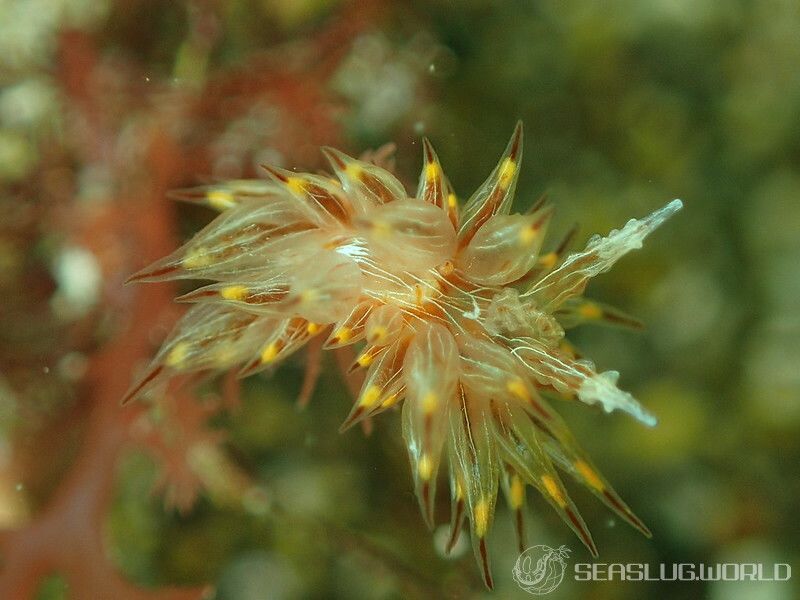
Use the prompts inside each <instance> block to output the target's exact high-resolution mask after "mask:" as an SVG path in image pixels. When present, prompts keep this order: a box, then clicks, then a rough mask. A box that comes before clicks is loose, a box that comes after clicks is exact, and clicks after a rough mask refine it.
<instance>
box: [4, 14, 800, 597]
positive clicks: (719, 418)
mask: <svg viewBox="0 0 800 600" xmlns="http://www.w3.org/2000/svg"><path fill="white" fill-rule="evenodd" d="M799 33H800V3H797V2H795V1H792V0H765V1H762V2H755V1H751V0H733V1H730V2H713V1H711V0H691V1H690V0H652V1H650V2H637V1H635V0H612V1H610V2H604V3H595V2H589V1H585V0H565V1H560V2H556V1H552V0H540V1H536V0H531V1H523V0H515V1H509V2H503V3H500V2H489V1H487V0H462V1H455V0H452V1H447V0H433V1H431V2H425V3H421V2H410V1H408V0H401V1H397V2H390V1H388V0H364V1H352V2H346V1H337V0H182V1H168V0H126V1H121V0H116V1H113V0H0V214H2V217H0V530H2V531H0V597H3V598H6V597H8V598H20V599H23V600H27V599H28V598H36V599H39V600H56V599H62V598H77V599H79V600H82V599H83V598H106V597H108V598H111V597H115V598H143V599H144V598H199V597H206V598H219V599H221V600H222V599H232V600H256V599H262V598H270V599H284V598H285V599H292V598H365V599H375V600H378V599H392V598H453V599H455V598H466V599H473V598H486V599H488V598H492V599H498V600H499V599H506V598H526V597H530V594H527V593H526V592H524V591H522V590H521V589H520V588H519V587H518V586H517V584H516V583H515V582H514V580H513V578H512V576H511V570H512V567H513V566H514V563H515V561H516V559H517V556H518V551H517V548H516V544H515V543H514V541H513V526H512V521H511V515H510V514H509V513H508V511H507V510H506V509H505V507H504V506H501V507H500V508H499V509H498V514H497V517H496V524H495V526H494V530H493V532H492V534H491V537H490V540H489V543H490V551H491V555H492V566H493V572H494V580H495V585H496V589H495V591H494V592H488V591H487V590H486V589H485V588H484V587H483V583H482V581H481V578H480V574H479V572H478V570H477V569H476V566H475V562H474V558H473V556H472V552H471V550H470V548H469V543H468V541H467V540H465V539H462V540H461V542H460V543H459V545H458V546H457V547H456V548H455V550H454V552H453V553H452V554H451V555H450V556H445V553H444V545H445V542H446V536H447V524H448V521H449V513H448V511H449V499H448V498H447V497H446V496H447V494H446V492H444V493H442V494H441V496H442V497H441V498H440V500H439V503H438V505H437V522H438V526H437V528H436V530H435V531H434V533H433V536H431V535H430V533H429V532H428V531H427V528H426V526H425V525H424V523H423V521H422V519H421V517H420V515H419V510H418V506H417V503H416V500H415V498H414V494H413V485H412V480H411V476H410V473H409V466H408V458H407V453H406V450H405V449H404V446H403V444H402V440H401V435H400V422H399V421H400V420H399V419H398V418H396V416H395V415H384V416H382V417H379V418H377V419H376V420H375V421H374V423H373V429H372V431H371V433H370V434H369V435H365V433H364V432H362V431H361V430H360V429H358V428H356V429H353V430H350V431H348V432H346V433H344V434H342V435H340V434H339V433H338V428H339V425H340V424H341V422H342V421H343V420H344V418H345V417H346V416H347V413H348V411H349V409H350V405H351V398H350V395H349V392H348V390H347V389H346V386H345V384H344V382H343V380H342V377H341V375H340V373H339V370H338V368H337V367H336V365H335V361H334V359H333V358H332V357H330V356H325V358H324V362H323V374H322V378H321V380H320V382H319V384H318V387H317V389H316V392H315V393H314V396H313V398H312V399H311V402H310V403H309V405H308V406H307V407H306V408H304V409H302V410H301V409H298V407H297V406H296V402H295V400H296V398H297V396H298V394H299V392H300V388H301V385H302V381H303V373H304V360H303V359H304V356H303V355H302V354H301V355H298V356H296V357H294V358H293V359H292V360H290V362H289V363H288V364H287V365H284V366H283V367H282V368H281V369H280V370H279V371H277V372H276V373H275V374H274V375H273V376H271V377H268V376H263V375H257V376H254V377H251V378H249V379H246V380H243V381H242V382H241V384H239V383H237V382H236V381H234V380H232V379H231V378H223V379H222V380H221V381H216V382H211V383H209V384H208V385H205V386H204V387H203V388H201V389H200V390H199V391H197V392H196V393H195V394H193V397H191V398H186V397H176V398H174V399H172V400H170V401H165V402H163V403H154V404H147V403H136V404H133V405H126V406H124V407H123V406H120V402H119V401H120V398H121V397H122V395H123V393H124V392H125V390H126V389H127V386H128V384H129V383H130V381H131V378H132V376H133V374H134V372H135V371H136V370H137V369H140V368H141V367H142V365H143V364H144V363H146V361H147V360H148V358H149V357H150V356H151V355H152V353H153V352H154V351H155V350H156V348H157V346H158V343H159V342H160V340H161V339H162V338H163V336H164V334H165V333H166V331H167V330H168V329H169V326H170V324H171V323H173V322H174V320H175V318H176V317H177V315H179V314H180V309H181V306H180V305H176V304H175V303H174V302H173V301H172V298H173V296H174V295H175V291H176V288H175V287H173V286H170V285H167V284H148V285H146V286H139V285H137V286H124V285H123V284H124V281H125V279H126V278H127V277H128V276H129V275H130V274H131V273H133V272H134V271H136V270H138V269H139V268H141V267H143V266H144V265H145V264H147V263H148V262H150V261H151V260H154V259H155V258H158V257H159V256H162V255H165V254H167V253H169V252H171V251H172V250H173V249H175V248H177V247H178V245H179V244H180V243H181V242H183V241H185V240H186V239H188V238H189V237H190V236H191V235H192V234H193V233H195V232H196V231H198V230H199V229H200V228H201V227H203V226H204V225H205V224H206V223H207V222H208V221H210V220H211V218H213V216H214V215H213V213H212V212H211V211H209V210H207V209H205V208H203V207H200V206H192V205H189V204H185V203H179V202H175V201H173V200H170V199H168V198H167V193H168V192H169V191H170V190H174V189H177V188H185V187H190V186H194V185H198V184H202V183H206V182H209V181H214V180H220V179H236V178H244V177H255V176H261V175H260V171H261V169H260V167H259V165H261V164H263V163H269V164H274V165H279V166H283V167H285V168H296V169H300V170H304V171H312V172H313V171H316V170H318V169H323V168H325V164H324V161H323V156H322V154H321V153H320V151H319V147H320V146H324V145H330V146H334V147H336V148H339V149H341V150H343V151H345V152H348V153H350V154H352V155H360V154H362V153H363V152H365V151H368V150H374V149H377V148H380V147H381V146H383V145H384V144H386V143H393V144H395V145H396V150H395V154H394V156H395V159H396V167H395V170H396V173H397V174H398V177H400V179H401V180H402V181H403V182H404V183H405V184H406V185H407V187H408V189H409V190H411V189H414V186H415V185H416V180H417V177H418V174H419V169H420V167H421V165H422V146H421V139H422V137H423V136H426V137H428V138H429V139H430V140H431V142H432V143H433V145H434V147H435V148H436V150H437V152H438V154H439V158H440V159H441V161H442V164H443V166H444V169H445V171H446V173H447V175H448V177H449V179H450V181H451V182H452V184H453V185H454V187H455V189H456V191H457V193H458V195H459V197H461V198H465V197H468V196H469V194H470V193H471V191H472V190H473V189H474V188H475V187H476V186H478V185H479V184H480V183H481V182H482V181H483V180H484V178H485V177H486V176H487V174H488V173H489V172H490V171H491V169H492V168H493V167H494V165H495V162H496V160H497V158H498V157H499V156H500V154H501V152H502V150H503V147H504V145H505V143H506V140H507V139H508V137H509V136H510V134H511V132H512V129H513V127H514V124H515V122H516V121H517V120H518V119H521V120H522V121H523V122H524V124H525V151H524V157H523V160H522V166H521V174H520V180H519V183H518V185H517V200H516V204H515V208H516V210H519V211H522V210H524V209H525V208H527V207H529V206H530V205H532V204H533V202H535V201H536V199H537V198H539V197H540V196H541V195H542V194H544V193H546V194H547V195H548V197H549V198H550V200H551V201H552V202H553V203H554V204H555V206H556V214H555V217H554V220H553V223H551V226H550V232H551V233H550V239H551V241H554V240H556V239H557V238H558V237H559V236H560V235H563V233H564V232H566V231H567V230H568V229H569V228H570V227H571V226H572V225H573V223H579V224H580V230H579V234H578V242H579V243H578V246H579V247H580V246H582V244H584V243H585V241H586V240H587V239H588V238H589V237H590V236H591V235H592V234H594V233H601V234H606V233H607V232H608V231H610V230H611V229H614V228H619V227H621V226H622V225H624V223H625V222H626V221H627V220H628V219H630V218H633V217H641V216H644V215H646V214H647V213H649V212H650V211H652V210H654V209H655V208H657V207H659V206H661V205H663V204H665V203H666V202H667V201H669V200H671V199H672V198H681V199H683V201H684V209H683V211H681V212H680V213H679V214H678V215H676V216H675V217H674V218H673V219H671V220H670V221H669V222H668V223H667V224H666V225H665V226H664V227H662V228H661V229H660V230H659V231H658V232H656V233H655V234H654V235H653V236H652V237H651V238H649V239H648V240H647V243H646V244H645V245H644V247H643V248H642V249H641V250H640V251H637V252H635V253H632V254H631V255H629V256H628V257H626V258H625V259H624V260H623V261H621V262H620V264H618V265H617V266H616V267H615V268H614V270H612V271H611V272H609V273H608V274H604V275H602V276H601V277H598V278H597V280H595V281H593V282H592V284H590V290H589V291H590V295H591V296H593V297H595V298H598V299H600V300H603V301H605V302H608V303H610V304H613V305H615V306H618V307H620V308H622V309H624V310H625V311H626V312H628V313H630V314H633V315H635V316H637V317H638V318H640V319H641V320H642V321H643V322H644V323H645V324H646V330H645V331H643V332H629V331H625V330H617V329H611V328H588V327H587V328H578V329H575V330H573V331H571V332H570V339H571V341H572V342H573V343H574V344H575V345H576V346H577V347H579V348H581V349H582V350H584V351H585V352H586V354H587V355H588V356H591V357H593V358H594V360H595V361H596V362H597V363H598V366H599V367H600V368H601V369H603V370H607V369H613V370H617V371H620V373H621V380H620V382H621V386H622V387H623V388H624V389H626V390H629V391H631V392H632V393H633V394H634V395H635V396H636V397H637V398H638V399H639V400H640V401H641V402H642V403H643V404H644V405H645V406H647V407H648V408H649V409H650V410H651V411H652V412H654V413H655V414H656V415H657V416H658V418H659V424H658V426H657V427H655V428H653V429H650V428H646V427H643V426H642V425H641V424H639V423H637V422H635V421H634V420H633V419H630V418H628V417H626V416H625V415H621V414H617V413H614V414H611V415H606V414H603V413H602V412H601V411H599V410H590V409H587V407H585V406H575V405H572V404H569V403H563V404H559V405H557V408H558V409H559V411H560V412H561V414H563V415H564V417H565V419H566V420H567V421H568V423H569V424H570V425H571V427H572V428H573V430H574V432H575V434H576V436H577V438H578V439H579V440H581V442H582V444H583V446H584V447H585V448H586V450H587V451H589V453H590V454H591V455H592V456H593V458H594V460H595V461H596V463H597V464H598V466H599V467H600V468H601V469H602V470H603V472H604V473H605V475H606V476H607V477H608V479H609V480H610V481H611V482H613V483H614V485H615V487H616V489H617V491H618V492H619V493H620V495H621V496H622V497H623V498H624V499H625V500H626V501H627V502H628V503H629V504H630V506H631V507H632V508H633V509H634V510H635V511H636V512H637V514H638V515H639V517H641V518H642V520H643V521H644V522H645V523H647V525H648V526H649V527H650V529H651V530H652V532H653V538H652V539H646V538H644V537H642V536H641V535H639V534H638V533H637V532H636V531H634V530H633V529H632V528H630V527H628V526H627V525H625V524H624V523H620V522H618V521H617V520H616V519H615V518H614V517H613V516H612V514H611V513H610V512H609V511H608V510H607V509H606V508H605V507H604V506H603V505H601V504H600V503H599V502H597V501H596V500H595V499H594V498H593V497H592V496H591V495H590V494H588V493H586V491H585V490H581V489H578V486H570V491H571V492H574V498H575V501H576V503H577V504H578V506H579V508H580V509H581V511H582V514H583V517H584V519H585V520H586V522H587V524H588V525H589V527H590V529H591V530H592V533H593V535H594V538H595V542H596V543H597V546H598V549H599V552H600V558H599V559H597V560H596V561H595V562H601V563H647V564H651V565H658V564H660V563H665V564H668V565H671V564H673V563H675V564H677V563H703V564H711V565H713V564H716V563H763V564H765V565H768V566H770V567H771V565H772V564H773V563H786V564H789V565H792V566H793V567H797V566H798V564H800V518H798V516H797V512H798V506H800V467H799V466H798V465H800V68H798V66H799V65H800V34H799ZM184 291H185V290H184ZM443 487H444V486H443ZM529 501H530V507H531V511H530V515H529V517H530V520H529V524H528V525H529V528H528V540H529V543H530V544H547V545H549V546H552V547H554V548H555V547H559V546H561V545H566V546H567V547H569V548H570V549H572V553H571V555H570V557H569V559H568V562H569V563H576V562H592V559H591V557H590V556H589V554H588V553H587V552H586V551H585V549H584V548H583V547H582V546H581V544H580V542H579V541H578V540H577V539H576V538H574V536H572V534H571V532H570V531H569V529H568V528H567V527H566V526H564V525H563V523H561V522H560V520H559V519H558V517H557V515H556V514H555V513H554V512H552V511H551V510H550V509H549V507H548V506H547V505H546V503H545V502H543V501H542V500H541V499H540V498H538V497H530V498H529ZM500 504H502V503H500ZM464 537H465V538H466V537H467V536H466V535H465V536H464ZM796 570H797V569H795V571H796ZM548 597H550V598H553V599H554V600H558V599H566V598H578V599H580V598H592V599H603V598H609V599H610V598H614V599H622V600H625V599H636V598H642V597H648V598H686V599H695V598H708V599H711V600H728V599H732V600H738V599H742V600H744V599H758V600H784V599H785V600H790V599H792V598H797V597H800V584H798V582H797V578H796V576H795V577H794V578H793V579H792V580H790V581H788V582H765V581H749V582H748V581H744V582H742V581H715V582H666V581H665V582H625V581H619V580H616V581H593V582H579V581H573V580H572V579H571V577H569V576H568V577H566V578H565V579H564V581H563V583H562V584H561V585H560V586H559V587H558V589H556V590H555V591H553V592H552V593H551V594H548Z"/></svg>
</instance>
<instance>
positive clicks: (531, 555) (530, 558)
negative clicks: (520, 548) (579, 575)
mask: <svg viewBox="0 0 800 600" xmlns="http://www.w3.org/2000/svg"><path fill="white" fill-rule="evenodd" d="M569 553H570V550H569V548H567V547H566V546H561V547H560V548H558V549H556V548H551V547H550V546H544V545H539V546H531V547H530V548H528V549H527V550H525V552H523V553H522V554H520V555H519V558H518V559H517V562H516V564H515V565H514V569H513V570H512V571H511V574H512V575H513V577H514V581H516V582H517V584H518V585H519V587H521V588H522V589H523V590H525V591H526V592H529V593H531V594H535V595H537V596H541V595H543V594H549V593H550V592H552V591H553V590H554V589H556V588H557V587H558V586H559V584H560V583H561V581H562V580H563V579H564V571H565V570H566V568H567V563H566V562H564V560H565V559H566V558H567V557H568V556H569Z"/></svg>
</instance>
